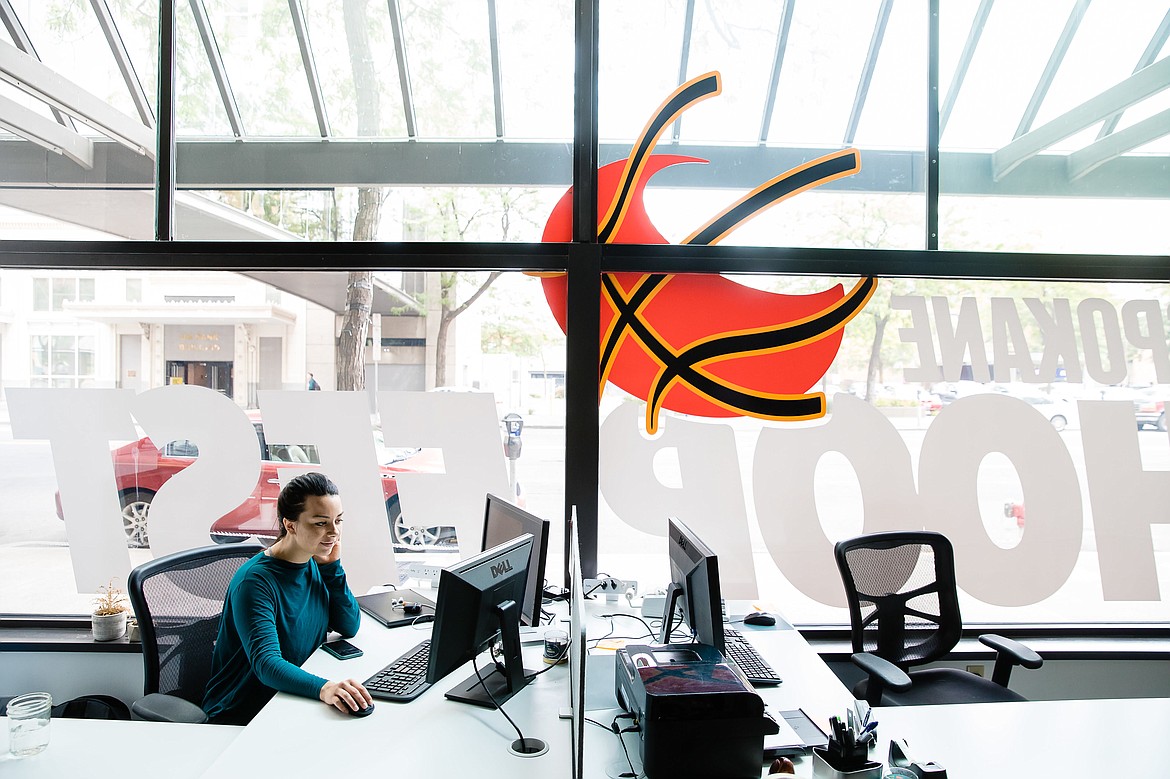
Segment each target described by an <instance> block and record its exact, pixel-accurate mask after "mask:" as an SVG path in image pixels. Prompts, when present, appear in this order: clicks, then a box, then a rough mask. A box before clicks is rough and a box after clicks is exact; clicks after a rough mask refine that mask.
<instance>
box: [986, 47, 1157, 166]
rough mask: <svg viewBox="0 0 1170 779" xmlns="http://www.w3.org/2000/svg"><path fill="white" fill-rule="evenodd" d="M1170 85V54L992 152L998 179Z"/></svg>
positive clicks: (993, 164)
mask: <svg viewBox="0 0 1170 779" xmlns="http://www.w3.org/2000/svg"><path fill="white" fill-rule="evenodd" d="M1167 87H1170V57H1166V58H1163V59H1161V60H1158V61H1157V62H1155V63H1154V64H1152V65H1150V66H1148V67H1145V68H1142V69H1141V70H1139V71H1138V72H1137V73H1134V74H1133V75H1132V76H1130V77H1129V78H1127V79H1125V80H1124V81H1121V82H1119V83H1118V84H1115V85H1114V86H1111V87H1109V89H1106V90H1105V91H1104V92H1102V93H1101V94H1099V95H1097V96H1096V97H1092V98H1090V99H1088V100H1086V101H1085V102H1084V103H1081V104H1080V105H1079V106H1077V107H1076V108H1073V109H1072V110H1071V111H1068V112H1066V113H1064V114H1061V115H1060V116H1058V117H1056V118H1055V119H1053V120H1052V121H1050V122H1048V123H1047V124H1044V125H1041V126H1040V127H1037V128H1036V129H1035V130H1032V131H1031V132H1029V133H1027V134H1025V135H1021V136H1020V137H1019V138H1016V139H1015V140H1014V141H1012V142H1011V143H1009V144H1008V145H1007V146H1004V147H1003V148H1001V149H999V150H998V151H996V152H995V153H994V154H993V155H992V177H993V178H994V179H995V180H996V181H998V180H999V179H1001V178H1003V177H1004V176H1006V175H1007V174H1009V173H1011V172H1012V171H1013V170H1014V169H1015V168H1016V166H1017V165H1019V164H1020V163H1022V162H1023V161H1024V160H1027V159H1028V158H1030V157H1034V156H1035V155H1037V154H1039V153H1040V152H1042V151H1044V150H1045V149H1047V148H1048V147H1049V146H1051V145H1052V144H1054V143H1057V142H1059V141H1061V140H1063V139H1065V138H1067V137H1069V136H1070V135H1073V134H1074V133H1077V132H1080V131H1081V130H1083V129H1085V128H1086V127H1090V126H1091V125H1093V124H1094V123H1095V122H1099V121H1101V120H1102V119H1105V118H1106V117H1109V116H1112V115H1113V114H1115V113H1117V112H1118V111H1122V110H1124V109H1126V108H1129V107H1130V106H1131V105H1134V104H1135V103H1139V102H1141V101H1142V100H1145V99H1146V98H1147V97H1149V96H1150V95H1155V94H1157V93H1158V92H1161V91H1162V90H1164V89H1166V88H1167Z"/></svg>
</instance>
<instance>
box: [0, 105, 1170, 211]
mask: <svg viewBox="0 0 1170 779" xmlns="http://www.w3.org/2000/svg"><path fill="white" fill-rule="evenodd" d="M42 118H44V117H42ZM93 146H94V170H92V171H88V170H85V169H84V168H82V167H80V166H79V165H78V164H77V163H75V162H72V161H70V160H67V159H65V158H64V157H61V156H58V155H55V154H48V153H47V152H45V151H44V150H43V149H42V148H40V147H38V146H36V145H34V144H33V143H30V142H28V141H22V140H0V159H3V160H4V165H3V166H0V189H5V188H7V189H38V188H39V189H53V190H58V191H60V190H65V189H89V188H98V189H107V190H112V189H149V188H151V187H152V186H153V182H154V166H153V165H152V164H150V162H149V161H148V160H146V159H145V158H143V157H141V156H139V155H136V154H134V153H132V152H130V151H128V150H127V149H125V148H123V147H121V146H119V145H118V144H116V143H114V142H112V141H107V140H97V141H95V142H94V144H93ZM672 151H674V152H676V153H678V154H687V155H691V156H695V157H701V158H703V159H706V160H710V161H711V164H710V165H677V166H674V167H672V168H668V169H666V170H663V171H662V172H660V173H658V174H657V175H655V176H654V178H653V179H652V181H651V183H650V186H651V187H657V186H663V187H677V188H689V187H694V188H700V189H742V190H749V189H751V188H753V187H755V186H757V185H758V184H760V183H761V182H762V181H763V180H764V179H766V178H768V176H769V175H771V174H770V173H769V171H770V172H772V173H776V172H780V171H785V170H790V169H792V168H795V167H797V166H799V165H803V164H805V163H807V162H808V161H809V160H811V159H814V158H816V157H818V156H821V155H823V154H828V153H830V152H834V151H839V147H834V148H831V149H829V148H823V149H821V148H789V147H782V146H771V145H769V146H759V145H752V146H739V145H732V146H714V145H699V144H683V145H681V146H680V147H679V148H677V149H672ZM628 154H629V146H628V145H625V144H619V143H606V144H602V145H601V148H600V150H599V160H601V161H602V162H613V161H615V160H623V159H625V158H626V156H627V155H628ZM863 156H864V158H865V164H864V165H863V166H862V169H861V171H860V172H859V173H858V174H856V175H854V176H848V177H846V178H843V179H840V180H837V181H833V182H831V183H829V184H826V185H825V186H824V187H822V188H820V189H831V190H834V191H840V192H875V193H887V194H893V193H910V192H912V193H922V192H923V182H924V180H925V176H924V169H925V166H926V155H925V154H923V153H922V152H921V151H904V150H884V149H873V150H868V151H866V152H864V153H863ZM991 157H992V155H991V154H988V153H984V152H949V153H948V152H943V153H942V154H941V156H940V166H941V168H942V170H943V171H945V172H946V175H947V180H948V181H952V182H961V184H959V185H948V186H947V187H945V188H944V190H943V192H942V194H943V195H947V196H949V195H986V196H990V197H1037V196H1043V197H1106V198H1122V197H1131V198H1160V199H1170V155H1127V156H1122V157H1116V158H1112V159H1109V160H1108V161H1107V162H1105V163H1104V164H1102V165H1100V166H1098V167H1096V168H1095V169H1094V170H1092V171H1091V172H1090V173H1088V174H1087V175H1084V176H1082V177H1081V178H1080V179H1078V180H1076V181H1070V182H1069V183H1068V184H1067V185H1065V186H1063V187H1062V189H1061V190H1060V191H1053V189H1052V182H1053V181H1054V180H1062V179H1064V178H1065V176H1066V175H1067V167H1066V166H1067V158H1066V157H1065V156H1063V155H1060V156H1057V155H1040V156H1036V157H1034V158H1032V159H1029V160H1027V161H1025V162H1023V163H1021V165H1020V167H1019V169H1018V170H1016V171H1015V172H1014V174H1013V175H1011V176H1009V177H1007V178H1005V179H1003V180H1000V181H997V180H995V179H993V178H992V176H991ZM176 164H177V166H178V171H177V179H178V185H179V187H181V188H182V189H190V190H200V189H222V190H232V189H237V190H239V189H327V188H332V187H358V186H385V187H412V186H455V187H458V186H466V187H507V186H523V187H554V188H559V189H561V190H562V191H563V190H565V189H568V187H569V185H570V178H571V175H572V164H573V163H572V158H571V154H570V150H569V149H567V148H566V147H565V144H564V143H561V142H556V141H545V142H540V141H537V142H529V143H511V142H505V143H501V142H499V141H492V140H488V141H481V142H477V143H461V142H430V141H413V142H405V141H401V140H398V141H387V140H380V139H370V138H363V139H347V140H346V141H345V142H344V143H337V142H335V141H324V140H310V141H269V140H265V141H248V140H245V141H239V140H236V139H233V138H230V137H227V138H219V139H200V140H187V141H180V142H179V153H178V155H177V157H176ZM818 191H819V190H818Z"/></svg>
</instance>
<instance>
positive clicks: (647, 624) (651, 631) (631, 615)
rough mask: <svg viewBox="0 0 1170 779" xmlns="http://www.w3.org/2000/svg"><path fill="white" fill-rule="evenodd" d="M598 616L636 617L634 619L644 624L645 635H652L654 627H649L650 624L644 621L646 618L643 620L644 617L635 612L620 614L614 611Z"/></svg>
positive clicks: (609, 617) (608, 617) (651, 636)
mask: <svg viewBox="0 0 1170 779" xmlns="http://www.w3.org/2000/svg"><path fill="white" fill-rule="evenodd" d="M599 616H602V617H605V618H607V619H611V618H613V617H625V618H626V619H636V620H638V621H639V622H641V623H642V625H644V626H645V628H646V635H647V636H648V637H650V638H653V637H654V628H652V627H650V624H649V623H648V622H646V620H644V619H642V618H641V617H639V616H638V615H637V614H620V613H614V614H601V615H599Z"/></svg>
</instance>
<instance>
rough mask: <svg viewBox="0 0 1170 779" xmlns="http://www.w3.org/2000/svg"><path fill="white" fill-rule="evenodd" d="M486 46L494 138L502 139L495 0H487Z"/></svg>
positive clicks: (502, 124)
mask: <svg viewBox="0 0 1170 779" xmlns="http://www.w3.org/2000/svg"><path fill="white" fill-rule="evenodd" d="M487 12H488V46H489V47H490V48H491V52H492V105H493V107H494V108H495V113H496V140H499V141H502V140H504V76H503V69H502V68H501V67H500V28H499V24H498V22H497V21H496V0H487Z"/></svg>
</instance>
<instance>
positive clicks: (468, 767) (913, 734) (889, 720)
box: [0, 603, 1170, 779]
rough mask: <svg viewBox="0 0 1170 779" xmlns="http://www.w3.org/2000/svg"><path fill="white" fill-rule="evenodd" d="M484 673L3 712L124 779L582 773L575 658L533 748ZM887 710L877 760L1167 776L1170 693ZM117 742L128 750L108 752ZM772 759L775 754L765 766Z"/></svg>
mask: <svg viewBox="0 0 1170 779" xmlns="http://www.w3.org/2000/svg"><path fill="white" fill-rule="evenodd" d="M590 610H591V612H592V613H594V614H600V613H609V611H611V610H612V611H617V610H618V609H616V608H614V607H613V606H607V605H606V604H604V603H601V604H597V603H591V604H590ZM622 622H630V621H629V620H622ZM630 624H631V625H634V624H636V623H633V622H630ZM559 626H560V625H558V627H559ZM627 628H628V626H625V625H623V626H621V627H620V628H618V630H617V631H615V632H618V633H620V634H622V635H637V634H638V632H639V631H640V628H635V629H633V630H632V631H631V630H629V629H627ZM609 629H610V624H609V622H608V620H602V619H598V618H594V620H593V621H592V622H591V624H590V635H591V636H595V637H600V636H601V635H604V634H605V633H606V632H608V631H609ZM739 629H740V630H741V632H743V633H744V634H745V635H747V636H749V638H750V640H751V641H752V642H753V643H754V644H755V645H756V646H757V647H758V648H759V649H760V651H761V653H762V654H763V655H764V656H765V657H766V658H767V659H768V660H769V662H771V664H772V665H773V666H774V667H775V668H776V670H777V671H779V672H780V675H781V676H783V677H784V679H785V681H784V683H783V684H782V685H780V686H778V687H774V688H760V690H759V692H760V694H761V696H762V697H763V698H764V700H765V702H766V703H767V704H768V705H769V707H770V708H771V709H772V710H774V711H782V710H785V709H792V708H803V709H804V710H805V712H806V713H807V714H808V715H809V716H810V717H812V719H813V720H814V721H815V722H817V724H818V725H820V726H821V727H822V728H825V727H827V721H828V718H829V717H830V716H832V715H834V714H842V713H843V712H844V711H845V710H846V708H847V707H848V706H850V704H851V702H852V697H851V696H850V695H849V692H848V691H847V690H846V689H845V687H844V686H843V685H842V684H841V683H840V681H838V679H837V677H836V676H835V675H834V674H833V673H832V672H831V671H830V670H829V668H828V666H826V665H825V664H824V663H823V662H821V660H820V658H819V657H818V656H817V655H816V653H815V652H814V651H813V650H812V649H811V647H809V646H808V644H807V643H806V642H805V641H804V639H803V638H802V637H801V636H800V634H799V633H798V632H796V631H794V630H786V629H783V628H782V627H779V626H778V627H776V628H755V627H749V626H740V627H739ZM429 634H430V629H429V624H428V625H427V628H426V629H424V630H414V629H411V628H395V629H386V628H383V627H382V626H381V625H379V624H377V623H376V622H374V621H373V620H370V619H365V618H363V622H362V629H361V631H360V632H359V633H358V635H357V637H355V638H354V639H353V642H354V643H355V644H357V645H358V646H359V647H361V648H362V649H363V650H364V651H365V655H364V656H363V657H360V658H357V659H354V660H347V661H344V662H343V661H340V660H336V659H334V658H333V657H331V656H329V655H327V654H325V653H324V652H317V653H315V654H314V655H313V657H311V658H310V659H309V661H308V662H307V663H306V664H305V668H306V669H308V670H310V671H313V672H314V673H318V674H320V675H322V676H325V677H327V678H331V679H338V678H344V677H350V678H354V679H358V680H359V681H360V680H363V679H365V678H367V677H368V676H370V675H371V674H373V673H374V672H375V671H377V670H378V669H380V668H381V667H383V666H384V665H386V664H387V663H388V662H390V661H391V660H392V659H394V658H395V657H397V656H398V655H399V654H401V653H402V652H403V651H405V650H406V649H409V648H410V647H411V646H414V644H416V643H418V642H419V641H421V640H422V639H423V638H426V637H427V636H429ZM541 649H542V647H541V646H540V645H539V644H531V645H526V646H525V648H524V651H525V655H526V659H527V660H528V662H527V663H526V665H527V666H528V667H529V668H530V669H538V668H544V667H545V666H544V664H543V663H542V662H541V661H540V659H539V657H540V653H541ZM481 663H482V661H481ZM470 673H471V670H470V666H465V667H464V668H462V669H460V670H459V671H456V672H455V673H453V674H451V675H450V676H448V677H447V678H446V679H444V680H443V681H442V682H440V683H439V684H437V685H435V686H434V687H432V688H431V689H430V690H428V691H427V692H426V693H424V694H423V695H422V696H421V697H420V698H418V699H417V700H415V701H413V702H412V703H409V704H393V703H389V702H386V701H376V702H375V705H376V707H377V708H376V709H375V710H374V712H373V713H372V714H371V715H370V716H368V717H365V718H354V717H350V716H348V715H344V714H341V713H339V712H337V711H335V710H332V709H330V708H329V707H327V706H325V705H324V704H323V703H321V702H319V701H316V700H309V699H306V698H298V697H296V696H292V695H285V694H279V695H277V696H276V697H275V698H274V699H273V700H272V702H271V703H269V705H268V706H266V707H265V708H264V710H263V711H262V712H261V713H260V714H259V715H258V716H257V717H256V718H255V719H254V720H253V721H252V723H251V724H250V725H248V726H247V727H246V728H232V727H219V726H214V725H170V724H164V723H154V722H111V721H103V720H66V719H54V720H53V723H52V726H51V727H52V735H51V739H50V744H49V748H48V749H47V750H46V751H45V752H43V753H42V754H40V755H37V756H35V757H31V758H23V759H20V760H17V759H15V758H12V757H10V756H8V755H7V738H8V736H7V722H6V721H4V720H3V718H0V776H3V777H4V779H23V777H36V778H37V779H42V778H44V777H48V778H50V779H51V778H53V777H58V776H60V777H74V776H79V777H80V776H83V777H87V778H88V777H98V778H101V777H119V779H120V777H124V776H126V775H128V774H141V775H151V774H157V775H160V776H167V777H168V779H169V778H170V777H177V779H186V778H187V777H191V778H192V779H193V778H194V777H200V776H202V777H207V779H222V777H228V776H243V775H249V774H253V775H258V776H260V775H262V776H271V775H275V776H289V777H293V776H321V775H326V776H328V775H333V774H338V773H342V772H345V773H348V772H351V771H360V773H361V775H373V773H374V772H377V771H380V772H383V773H386V774H387V775H391V774H392V775H394V776H403V777H413V776H426V777H431V778H433V779H441V778H442V777H465V776H471V775H474V776H476V777H479V779H491V778H492V777H495V776H500V777H520V778H521V779H523V778H524V777H534V778H535V777H540V779H546V777H547V779H560V778H561V777H563V778H564V779H567V778H568V777H569V776H570V772H571V769H570V757H571V755H570V742H569V721H568V720H562V719H559V718H558V717H557V713H558V712H559V711H560V709H562V708H563V707H566V706H568V703H569V685H568V668H567V667H566V666H564V665H562V666H557V667H555V668H553V669H552V670H550V671H549V672H548V673H545V674H542V675H541V676H539V677H538V678H537V679H535V680H534V681H533V682H532V683H530V684H529V685H528V686H527V687H526V688H525V689H524V690H522V691H521V692H520V693H519V694H517V695H516V696H515V697H514V698H513V699H512V700H511V701H509V702H508V703H507V704H505V710H506V711H507V712H508V713H509V715H510V716H511V717H512V718H513V719H514V720H515V721H516V722H517V724H518V725H519V726H520V728H521V729H522V730H523V731H524V733H525V735H526V736H534V737H537V738H540V739H543V740H544V741H545V742H547V743H548V744H549V751H548V752H547V753H546V754H544V755H542V756H540V757H535V758H522V757H517V756H514V755H511V754H510V753H509V752H508V746H509V745H510V744H511V742H512V741H513V740H514V739H515V738H516V734H515V731H514V730H513V729H512V727H511V726H510V725H509V724H508V723H507V721H506V720H505V719H504V718H503V717H502V716H501V715H500V713H499V712H497V711H494V710H489V709H483V708H479V707H475V706H469V705H466V704H460V703H455V702H453V701H449V700H447V699H446V698H444V697H443V693H444V692H445V691H446V690H448V689H450V688H451V687H453V686H455V685H456V684H457V683H459V682H461V681H462V680H463V679H464V678H465V677H466V676H468V675H469V674H470ZM589 683H590V684H591V685H592V684H602V685H607V686H610V685H612V684H613V680H612V678H607V679H600V680H594V679H593V678H590V679H589ZM616 713H617V711H616V709H615V710H610V711H608V712H607V711H590V712H587V716H589V717H590V718H591V719H594V720H596V721H598V722H602V723H603V724H605V725H608V724H609V722H610V721H611V720H612V719H613V716H614V715H615V714H616ZM874 716H875V718H876V719H878V721H879V723H880V724H879V728H878V733H879V736H880V740H879V745H880V748H879V749H877V750H875V751H874V753H873V758H874V759H876V760H881V761H883V762H884V761H885V758H886V755H887V749H888V739H889V738H891V737H902V738H905V739H906V740H907V742H908V743H909V746H910V751H911V754H912V755H913V756H914V757H915V758H918V759H923V760H933V761H935V762H936V763H938V764H940V765H942V766H943V767H945V768H947V769H948V771H949V772H950V775H951V776H952V777H955V778H956V779H961V777H964V776H966V777H976V776H994V777H997V778H999V777H1006V778H1008V779H1015V778H1016V777H1018V778H1019V779H1036V778H1037V777H1049V776H1058V775H1062V774H1064V773H1069V775H1075V774H1076V772H1079V771H1089V772H1102V773H1101V774H1100V775H1103V776H1104V775H1108V776H1124V777H1127V779H1134V778H1136V779H1143V778H1144V777H1162V776H1165V775H1166V771H1165V768H1164V767H1162V764H1163V763H1164V762H1165V761H1164V760H1163V759H1162V756H1161V754H1160V752H1158V751H1156V747H1153V746H1152V745H1145V744H1141V743H1140V742H1139V741H1138V738H1137V736H1138V734H1142V733H1145V734H1154V733H1159V732H1161V733H1166V732H1170V699H1165V698H1156V699H1125V700H1079V701H1038V702H1032V703H986V704H967V705H963V706H917V707H905V708H891V709H885V708H880V709H876V710H875V712H874ZM625 739H626V743H627V745H628V746H629V748H630V756H631V758H632V759H633V760H634V764H635V766H636V767H640V764H639V760H638V742H637V734H633V733H631V734H627V735H626V736H625ZM111 744H112V745H114V746H115V747H116V748H115V749H112V750H110V749H106V750H102V749H98V747H100V746H109V745H111ZM380 764H381V766H382V767H381V768H380V767H379V765H380ZM628 770H629V767H628V765H627V764H626V758H625V755H624V754H623V752H622V750H621V745H620V743H619V742H618V740H617V737H616V736H614V735H613V734H612V733H609V732H607V731H606V730H602V729H601V728H598V727H596V726H593V725H586V728H585V774H586V777H587V778H588V779H606V778H607V777H616V776H617V775H618V774H620V773H621V772H623V771H628ZM766 770H767V767H766V766H763V765H761V775H763V774H764V772H765V771H766ZM797 775H798V776H803V777H808V776H811V775H812V766H811V760H810V759H807V758H806V759H802V760H798V761H797ZM1086 775H1090V774H1086ZM1091 775H1097V774H1096V773H1091Z"/></svg>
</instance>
